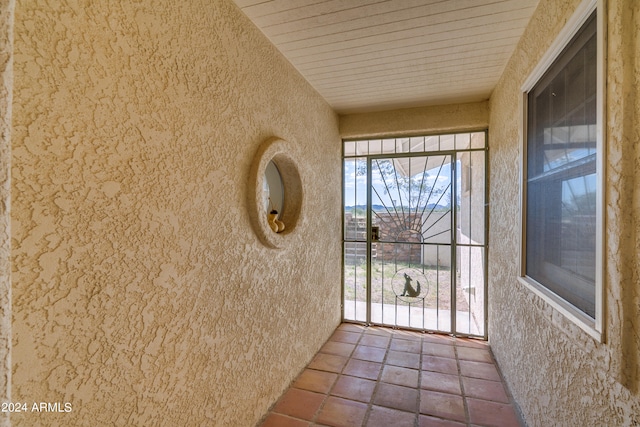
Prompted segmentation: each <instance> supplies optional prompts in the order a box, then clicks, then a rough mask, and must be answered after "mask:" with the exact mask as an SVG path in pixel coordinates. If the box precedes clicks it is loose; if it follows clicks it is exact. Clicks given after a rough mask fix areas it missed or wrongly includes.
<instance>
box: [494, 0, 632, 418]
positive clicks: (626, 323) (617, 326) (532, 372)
mask: <svg viewBox="0 0 640 427" xmlns="http://www.w3.org/2000/svg"><path fill="white" fill-rule="evenodd" d="M608 3H609V5H608V12H607V21H608V33H607V38H608V42H607V49H608V57H609V60H608V64H607V74H608V77H607V105H606V114H607V123H606V134H607V141H606V144H607V152H606V155H607V160H606V169H607V171H606V184H605V187H606V188H605V192H606V194H605V197H606V207H605V211H606V246H605V257H606V266H605V268H606V273H605V293H606V305H605V315H604V321H605V324H606V325H605V326H606V337H605V342H604V343H599V342H597V341H595V340H594V339H593V338H591V337H590V336H589V335H587V334H586V333H585V332H583V331H582V330H581V329H579V328H578V327H577V326H575V325H574V324H573V323H571V322H570V321H568V320H567V319H566V318H565V317H563V316H562V315H561V314H560V313H558V312H557V311H555V310H554V309H553V308H552V307H551V306H550V305H549V304H547V303H546V302H544V301H543V300H542V299H540V298H538V297H537V296H535V295H534V294H533V293H532V292H530V291H529V290H528V289H526V288H525V287H523V286H522V285H521V284H520V283H519V282H518V280H517V279H516V277H517V274H518V257H517V254H518V245H519V242H520V240H519V236H520V230H519V222H518V218H519V215H520V211H519V202H518V200H519V160H518V159H519V147H520V140H521V131H520V117H519V115H520V114H521V113H520V107H519V98H520V96H521V95H520V87H521V85H522V84H523V82H524V79H526V78H527V76H528V75H529V73H530V72H531V70H532V69H533V68H534V67H535V66H536V64H537V62H538V61H539V60H540V58H541V57H542V55H543V54H544V53H545V51H546V49H547V48H548V46H549V45H550V44H551V43H552V42H553V40H554V38H555V36H556V35H557V34H558V33H559V32H560V30H561V29H562V27H563V25H564V23H565V22H566V21H567V19H568V18H569V17H570V16H571V15H572V13H573V12H574V10H575V8H576V7H577V5H578V4H579V1H578V0H563V1H560V0H541V1H540V5H539V7H538V9H537V11H536V13H535V15H534V16H533V18H532V20H531V22H530V24H529V26H528V28H527V30H526V32H525V34H524V36H523V38H522V40H521V41H520V43H519V45H518V48H517V50H516V51H515V53H514V55H513V57H512V58H511V60H510V62H509V64H508V66H507V67H506V70H505V72H504V74H503V76H502V78H501V81H500V83H499V84H498V86H497V87H496V89H495V91H494V93H493V95H492V98H491V121H490V127H489V129H490V134H489V141H490V150H491V157H490V159H491V165H490V170H491V179H490V183H491V191H490V193H491V205H490V218H491V223H490V247H491V249H490V251H489V254H490V255H489V322H490V323H489V337H490V343H491V346H492V348H493V352H494V354H495V356H496V358H497V360H498V363H499V365H500V367H501V369H502V372H503V374H504V376H505V378H506V380H507V382H508V383H509V386H510V388H511V391H512V393H513V394H514V396H515V399H516V401H517V402H518V403H519V405H520V407H521V409H522V412H523V414H524V418H525V419H526V421H527V423H528V424H529V425H530V426H549V425H557V426H560V425H561V426H586V425H603V426H604V425H607V426H632V425H639V424H640V394H639V390H638V389H639V388H640V387H639V385H640V384H639V382H640V375H639V370H638V364H639V363H640V360H639V359H640V336H639V331H640V287H639V286H638V283H639V277H640V261H639V258H638V254H639V253H640V247H639V241H638V235H639V234H640V233H639V231H640V221H639V218H640V199H639V192H638V188H640V145H639V144H638V141H640V101H639V100H640V96H638V95H639V85H638V84H639V83H640V62H639V61H640V59H639V56H638V49H639V45H638V34H640V19H639V18H638V17H640V2H637V1H635V0H609V1H608Z"/></svg>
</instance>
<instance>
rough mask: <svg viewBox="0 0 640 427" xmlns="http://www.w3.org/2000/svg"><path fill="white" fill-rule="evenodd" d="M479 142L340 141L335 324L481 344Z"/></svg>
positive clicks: (466, 138) (454, 138) (451, 138)
mask: <svg viewBox="0 0 640 427" xmlns="http://www.w3.org/2000/svg"><path fill="white" fill-rule="evenodd" d="M485 139H486V135H485V133H484V132H477V133H465V134H457V135H438V136H427V137H416V138H394V139H386V140H373V141H372V140H368V141H352V142H345V159H344V174H345V175H344V179H345V180H344V192H345V198H344V280H343V317H344V319H345V320H353V321H358V322H363V323H367V324H379V325H388V326H395V327H404V328H411V329H419V330H427V331H438V332H444V333H450V334H457V335H472V336H483V337H484V336H485V331H486V326H485V319H486V316H485V313H486V304H485V298H484V295H485V283H486V268H485V266H486V245H485V242H486V227H485V224H484V222H485V221H484V220H485V206H486V203H485V200H486V194H485V188H486V185H485V174H484V170H485V168H486V164H485V162H486V156H485V154H486V153H485V143H484V141H485ZM476 181H479V183H476ZM474 192H475V194H474ZM479 235H481V236H480V237H478V236H479Z"/></svg>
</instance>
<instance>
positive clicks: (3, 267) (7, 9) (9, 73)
mask: <svg viewBox="0 0 640 427" xmlns="http://www.w3.org/2000/svg"><path fill="white" fill-rule="evenodd" d="M14 7H15V4H14V1H13V0H0V402H8V401H9V399H10V397H11V387H10V386H11V264H10V257H11V215H10V206H11V111H12V108H11V97H12V88H13V11H14ZM0 425H3V426H4V425H9V414H8V413H0Z"/></svg>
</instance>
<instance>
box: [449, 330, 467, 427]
mask: <svg viewBox="0 0 640 427" xmlns="http://www.w3.org/2000/svg"><path fill="white" fill-rule="evenodd" d="M453 352H454V353H455V356H456V367H457V368H458V381H459V382H460V395H461V397H462V404H463V405H464V416H465V419H466V424H467V426H470V425H471V417H470V415H469V405H468V404H467V395H466V393H465V392H464V382H463V381H462V366H460V356H459V355H458V340H457V338H454V339H453Z"/></svg>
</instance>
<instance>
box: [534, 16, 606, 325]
mask: <svg viewBox="0 0 640 427" xmlns="http://www.w3.org/2000/svg"><path fill="white" fill-rule="evenodd" d="M596 30H597V24H596V12H595V11H594V12H593V13H592V14H591V16H590V17H589V18H588V19H587V21H586V22H585V23H584V24H583V25H582V27H581V28H580V30H579V31H578V32H577V33H576V34H575V36H574V37H573V38H572V39H571V41H570V42H569V43H568V44H567V46H566V47H565V48H564V50H563V51H562V52H561V53H560V55H559V56H558V57H557V58H556V60H555V61H554V62H553V64H552V65H551V66H550V67H549V69H548V70H547V71H546V73H545V74H543V75H542V77H541V78H540V79H539V80H538V82H537V83H536V84H535V85H534V86H533V87H532V89H531V90H530V91H529V92H528V93H527V144H526V150H525V155H526V159H525V165H526V179H525V188H526V192H525V194H526V200H525V203H526V221H525V224H526V225H525V229H524V233H525V259H524V261H525V275H526V276H528V277H529V278H531V279H533V280H534V281H535V282H537V283H539V284H541V285H542V286H544V287H546V288H547V289H548V290H550V291H552V292H553V293H555V294H556V295H557V296H559V297H560V298H562V299H563V300H565V301H567V302H568V303H570V304H571V305H573V306H574V307H576V308H577V309H579V310H580V311H582V312H584V313H585V314H587V315H588V316H589V317H591V318H594V319H595V317H596V251H597V248H596V241H597V230H596V229H597V212H596V211H597V208H596V207H597V191H598V185H597V165H598V156H600V155H601V153H599V152H598V149H597V148H598V144H597V139H598V137H597V132H596V131H597V115H598V114H597V94H598V91H597V71H598V66H597V37H596Z"/></svg>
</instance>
